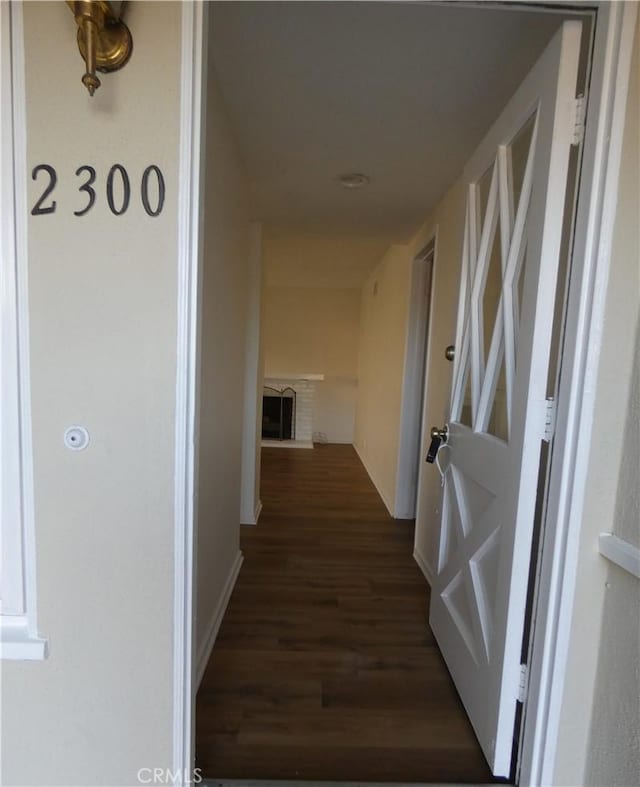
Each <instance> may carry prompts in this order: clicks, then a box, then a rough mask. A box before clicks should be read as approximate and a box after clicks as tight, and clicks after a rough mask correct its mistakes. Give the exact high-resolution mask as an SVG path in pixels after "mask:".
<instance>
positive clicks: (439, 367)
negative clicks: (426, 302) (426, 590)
mask: <svg viewBox="0 0 640 787" xmlns="http://www.w3.org/2000/svg"><path fill="white" fill-rule="evenodd" d="M464 209H465V187H464V182H463V180H462V178H460V179H459V180H458V181H456V183H454V184H453V186H452V187H451V188H450V189H449V191H448V192H447V193H446V195H445V196H444V197H443V199H442V200H441V202H440V203H439V204H438V206H437V207H436V209H435V210H434V211H433V213H432V214H431V215H430V216H429V218H428V219H427V221H426V222H425V223H424V225H423V226H422V229H421V230H420V232H418V234H417V235H416V237H415V238H414V239H413V240H412V242H411V244H410V248H411V253H412V255H415V254H417V253H418V252H419V250H420V249H421V248H422V247H423V246H424V244H425V243H426V242H428V240H429V238H430V237H432V236H433V233H434V232H435V233H436V252H435V261H434V268H433V299H432V309H433V313H432V316H431V334H430V336H429V342H430V347H431V352H430V355H429V364H428V368H427V378H426V385H425V402H426V405H425V411H424V424H423V427H424V428H423V435H422V444H423V448H422V451H421V456H422V457H424V455H425V454H426V450H427V447H428V444H429V439H430V437H429V430H430V429H431V427H432V426H440V425H442V424H444V423H446V422H447V421H448V420H449V396H450V391H451V372H452V368H453V365H452V364H451V363H450V362H449V361H447V359H446V358H445V357H444V349H445V347H446V346H447V345H449V344H454V343H455V339H456V336H455V333H456V313H457V309H458V282H459V279H460V263H461V258H462V236H463V232H464ZM441 499H442V488H441V486H440V475H439V474H438V472H437V469H436V468H435V467H434V466H433V465H427V464H424V463H423V464H422V469H421V475H420V481H419V485H418V503H417V513H416V531H415V550H416V552H417V554H418V556H419V558H420V560H421V562H422V565H423V566H426V568H427V572H428V573H429V574H431V575H432V574H433V573H434V572H435V570H436V562H437V561H436V555H437V548H438V537H439V530H440V503H441Z"/></svg>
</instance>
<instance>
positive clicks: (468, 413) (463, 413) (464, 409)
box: [457, 353, 473, 428]
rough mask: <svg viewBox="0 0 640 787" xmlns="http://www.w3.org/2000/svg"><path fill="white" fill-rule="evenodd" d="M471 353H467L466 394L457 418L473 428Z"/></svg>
mask: <svg viewBox="0 0 640 787" xmlns="http://www.w3.org/2000/svg"><path fill="white" fill-rule="evenodd" d="M469 355H470V354H469V353H468V354H467V363H466V365H465V369H464V378H465V379H464V396H463V397H462V403H461V406H460V412H459V413H458V414H457V420H458V421H459V422H460V423H461V424H464V425H465V426H468V427H469V428H471V427H472V426H473V420H472V405H471V375H470V374H469Z"/></svg>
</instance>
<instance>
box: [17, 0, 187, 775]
mask: <svg viewBox="0 0 640 787" xmlns="http://www.w3.org/2000/svg"><path fill="white" fill-rule="evenodd" d="M23 13H24V24H25V49H26V53H25V55H26V93H27V96H26V110H27V137H28V138H27V170H28V171H27V172H24V173H18V176H19V177H23V178H24V179H25V181H26V182H27V183H28V203H29V205H28V207H29V209H31V207H32V206H33V205H34V203H35V202H36V200H37V199H38V197H39V196H40V195H41V194H42V190H43V182H44V180H43V178H42V177H41V178H40V179H39V180H38V181H37V182H33V181H32V180H31V177H30V175H31V169H32V168H33V167H34V166H35V165H37V164H41V163H48V164H51V165H52V166H54V167H55V168H56V170H57V172H58V185H57V187H56V189H55V191H54V193H53V194H52V195H51V196H52V198H53V199H55V200H56V202H57V208H56V211H55V213H50V214H46V215H41V216H33V217H29V223H28V269H29V299H30V332H31V337H30V338H31V376H32V399H33V435H34V445H33V449H34V474H35V528H36V542H37V583H38V588H37V589H38V621H39V628H40V630H41V633H42V634H43V635H44V636H46V637H48V639H49V645H50V655H49V658H48V659H47V660H45V661H40V662H32V663H28V662H6V661H4V662H2V721H3V724H2V738H3V740H2V743H3V746H2V780H3V784H7V785H23V784H38V785H43V784H47V785H65V786H66V787H68V786H69V785H97V784H101V785H116V784H117V785H132V784H136V782H137V778H136V773H137V770H138V769H139V768H141V767H147V766H151V767H154V766H157V767H169V766H170V765H171V754H172V726H171V725H172V670H173V664H172V619H171V610H172V608H173V470H174V468H173V461H174V460H173V457H174V409H175V363H176V360H175V355H176V259H177V213H178V206H177V192H178V171H177V162H178V130H179V128H178V126H179V110H180V97H179V84H180V83H179V80H180V37H181V9H180V3H172V2H162V3H153V2H150V3H132V4H130V7H129V9H128V14H127V21H128V24H129V26H130V29H131V31H132V34H133V38H134V52H133V56H132V58H131V61H130V62H129V64H128V65H127V66H126V67H125V68H124V69H123V70H122V71H120V72H118V73H116V74H112V75H109V76H104V77H102V87H101V88H100V89H99V90H98V92H97V93H96V95H95V96H94V97H93V99H91V98H89V96H88V94H87V91H86V89H85V88H84V87H83V86H82V84H81V83H80V77H81V76H82V74H83V72H84V68H83V63H82V61H81V59H80V56H79V54H78V51H77V46H76V25H75V22H74V20H73V16H72V15H71V13H70V11H69V8H68V7H67V5H66V4H65V3H48V2H47V3H24V4H23ZM116 162H118V163H121V164H122V165H124V166H125V167H126V168H127V171H128V173H129V176H130V179H131V204H130V207H129V209H128V211H127V212H126V213H125V214H124V215H122V216H114V215H113V214H112V213H111V212H110V210H109V208H108V206H107V202H106V197H105V181H106V176H107V173H108V171H109V168H110V167H111V166H112V165H113V164H114V163H116ZM83 164H87V165H91V166H93V167H94V168H95V170H96V173H97V178H96V184H95V187H96V192H97V198H96V203H95V206H94V207H93V208H92V210H91V211H89V212H88V213H87V214H86V215H85V216H83V217H77V216H74V215H73V211H74V210H79V209H80V208H82V207H83V206H84V205H85V204H86V201H87V200H86V194H85V193H82V192H79V191H78V187H79V184H80V183H81V182H84V178H78V177H76V176H75V174H74V173H75V171H76V169H77V168H78V167H79V166H81V165H83ZM149 164H157V165H158V166H159V167H160V168H161V169H162V171H163V173H164V177H165V180H166V201H165V204H164V210H163V211H162V213H161V215H160V216H158V217H157V218H151V217H149V216H147V215H146V213H145V212H144V210H143V207H142V204H141V201H140V178H141V175H142V172H143V169H144V168H145V167H146V166H147V165H149ZM70 424H81V425H83V426H85V427H86V428H87V429H88V430H89V433H90V436H91V442H90V444H89V446H88V448H87V449H86V450H84V451H80V452H71V451H69V450H67V449H66V448H65V447H64V444H63V432H64V430H65V428H66V427H67V426H69V425H70Z"/></svg>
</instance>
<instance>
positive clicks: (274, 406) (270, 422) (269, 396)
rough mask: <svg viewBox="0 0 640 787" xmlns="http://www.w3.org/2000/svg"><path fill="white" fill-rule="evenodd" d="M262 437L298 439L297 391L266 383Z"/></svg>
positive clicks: (263, 392) (263, 399)
mask: <svg viewBox="0 0 640 787" xmlns="http://www.w3.org/2000/svg"><path fill="white" fill-rule="evenodd" d="M262 439H263V440H295V439H296V392H295V391H294V390H293V388H291V387H290V386H287V387H285V388H282V389H278V388H272V387H271V386H269V385H265V386H264V388H263V391H262Z"/></svg>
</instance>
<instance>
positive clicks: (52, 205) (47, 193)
mask: <svg viewBox="0 0 640 787" xmlns="http://www.w3.org/2000/svg"><path fill="white" fill-rule="evenodd" d="M40 173H42V176H41V175H40ZM76 177H77V178H79V179H80V183H79V185H78V191H79V192H80V193H81V194H84V204H83V205H81V206H80V207H79V208H78V210H74V211H73V215H74V216H86V214H87V213H88V212H89V211H90V210H91V208H93V206H94V205H95V202H96V197H97V195H96V190H95V189H94V184H95V182H96V171H95V169H94V168H93V167H90V166H89V165H88V164H83V165H82V166H81V167H78V169H77V170H76ZM40 178H42V179H43V180H44V191H43V192H42V194H41V195H40V197H39V199H38V201H37V202H36V204H35V205H34V206H33V208H32V209H31V215H32V216H44V215H45V214H47V213H55V212H56V208H57V207H58V203H57V202H56V200H55V199H53V198H52V194H53V192H54V190H55V187H56V185H57V183H58V173H57V172H56V170H55V167H52V166H51V165H50V164H38V165H37V166H36V167H34V168H33V169H32V171H31V179H32V180H35V181H37V180H39V179H40ZM152 179H153V180H154V181H155V186H156V188H155V189H153V187H151V190H153V191H155V194H154V196H153V197H150V196H149V191H150V181H152ZM106 193H107V205H108V206H109V210H110V211H111V212H112V213H113V215H114V216H122V215H123V214H124V213H126V212H127V210H128V208H129V203H130V202H131V181H130V179H129V174H128V173H127V170H126V169H125V168H124V167H123V166H122V164H114V165H113V166H112V167H111V169H110V170H109V173H108V174H107V188H106ZM164 194H165V185H164V176H163V174H162V171H161V169H160V167H157V166H156V165H155V164H151V165H150V166H148V167H147V168H146V169H145V171H144V172H143V173H142V180H141V181H140V199H141V200H142V207H143V208H144V209H145V212H146V213H147V215H148V216H159V215H160V214H161V213H162V208H163V206H164Z"/></svg>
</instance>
